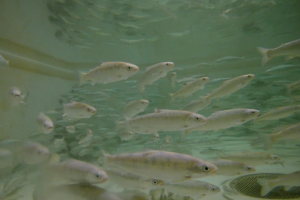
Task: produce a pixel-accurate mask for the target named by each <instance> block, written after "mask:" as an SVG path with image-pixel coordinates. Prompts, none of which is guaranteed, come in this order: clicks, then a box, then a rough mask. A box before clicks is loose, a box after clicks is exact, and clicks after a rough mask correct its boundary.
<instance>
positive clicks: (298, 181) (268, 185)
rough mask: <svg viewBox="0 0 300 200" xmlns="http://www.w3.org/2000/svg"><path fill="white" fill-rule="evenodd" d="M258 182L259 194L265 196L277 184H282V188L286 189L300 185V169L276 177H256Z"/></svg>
mask: <svg viewBox="0 0 300 200" xmlns="http://www.w3.org/2000/svg"><path fill="white" fill-rule="evenodd" d="M257 182H258V184H260V185H261V186H262V189H261V196H265V195H266V194H268V193H269V192H270V191H272V190H273V189H274V188H275V187H277V186H281V185H282V186H284V190H285V191H288V190H290V189H291V188H292V187H294V186H298V187H299V186H300V171H296V172H293V173H290V174H286V175H282V176H280V177H279V178H278V179H275V180H268V179H257Z"/></svg>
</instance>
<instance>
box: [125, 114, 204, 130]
mask: <svg viewBox="0 0 300 200" xmlns="http://www.w3.org/2000/svg"><path fill="white" fill-rule="evenodd" d="M205 121H206V118H205V117H204V116H202V115H199V114H196V113H192V112H189V111H183V110H155V112H154V113H150V114H146V115H142V116H138V117H136V118H133V119H129V120H127V121H126V122H120V123H119V125H122V126H125V127H126V129H127V130H129V131H132V132H134V133H140V134H151V133H152V134H155V133H157V132H158V131H179V130H185V129H188V128H192V127H195V126H198V125H200V124H203V123H204V122H205Z"/></svg>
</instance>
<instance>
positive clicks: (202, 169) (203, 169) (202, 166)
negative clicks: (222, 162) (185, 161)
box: [189, 161, 218, 175]
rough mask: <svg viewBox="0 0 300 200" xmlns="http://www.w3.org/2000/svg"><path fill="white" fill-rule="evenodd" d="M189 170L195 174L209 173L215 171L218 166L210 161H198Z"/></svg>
mask: <svg viewBox="0 0 300 200" xmlns="http://www.w3.org/2000/svg"><path fill="white" fill-rule="evenodd" d="M189 171H191V172H192V173H195V174H205V175H210V174H215V173H217V171H218V167H217V166H216V165H214V164H212V163H210V162H204V161H199V162H196V163H195V165H194V166H193V167H192V168H191V169H189Z"/></svg>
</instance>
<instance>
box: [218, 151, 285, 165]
mask: <svg viewBox="0 0 300 200" xmlns="http://www.w3.org/2000/svg"><path fill="white" fill-rule="evenodd" d="M220 158H222V159H226V160H233V161H237V162H243V163H250V164H251V165H255V166H256V165H264V164H269V163H272V162H274V161H280V160H281V158H280V157H279V156H277V155H274V154H270V153H265V152H255V151H254V152H245V153H238V154H231V155H221V156H220Z"/></svg>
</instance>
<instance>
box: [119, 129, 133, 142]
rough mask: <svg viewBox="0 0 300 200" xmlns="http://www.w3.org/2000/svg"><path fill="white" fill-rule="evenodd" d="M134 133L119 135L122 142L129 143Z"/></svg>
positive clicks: (121, 133)
mask: <svg viewBox="0 0 300 200" xmlns="http://www.w3.org/2000/svg"><path fill="white" fill-rule="evenodd" d="M133 136H134V133H133V132H131V131H122V132H120V133H119V137H120V139H121V141H127V140H130V139H131V138H133Z"/></svg>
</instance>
